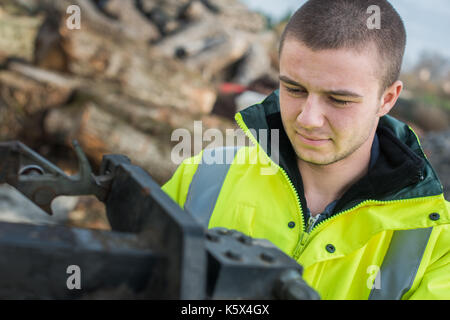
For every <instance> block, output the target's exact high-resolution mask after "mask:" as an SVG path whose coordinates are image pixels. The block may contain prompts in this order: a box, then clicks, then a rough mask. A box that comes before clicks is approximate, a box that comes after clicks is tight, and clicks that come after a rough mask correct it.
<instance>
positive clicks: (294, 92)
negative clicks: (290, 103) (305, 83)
mask: <svg viewBox="0 0 450 320" xmlns="http://www.w3.org/2000/svg"><path fill="white" fill-rule="evenodd" d="M285 88H286V90H287V92H289V93H293V94H303V93H306V91H305V90H304V89H299V88H292V87H285Z"/></svg>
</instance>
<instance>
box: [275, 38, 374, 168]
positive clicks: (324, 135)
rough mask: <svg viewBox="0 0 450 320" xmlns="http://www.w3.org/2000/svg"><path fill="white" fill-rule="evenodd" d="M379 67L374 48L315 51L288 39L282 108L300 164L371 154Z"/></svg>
mask: <svg viewBox="0 0 450 320" xmlns="http://www.w3.org/2000/svg"><path fill="white" fill-rule="evenodd" d="M378 67H379V66H378V60H377V54H376V51H375V49H373V50H372V51H370V50H367V51H363V52H358V51H356V50H351V49H338V50H318V51H312V50H311V49H309V48H308V47H306V46H305V45H304V44H303V43H301V42H300V41H297V40H295V39H291V38H287V39H286V41H285V42H284V45H283V50H282V53H281V57H280V110H281V118H282V121H283V126H284V128H285V131H286V133H287V135H288V137H289V140H290V141H291V143H292V146H293V147H294V150H295V152H296V154H297V156H298V157H299V158H300V159H301V160H303V161H305V162H308V163H311V164H317V165H327V164H332V163H335V162H337V161H340V160H342V159H345V158H347V157H348V156H350V155H352V154H357V152H358V151H360V152H362V151H364V152H367V151H366V150H370V146H371V144H372V139H369V138H371V137H372V136H373V133H374V131H375V129H376V126H377V124H378V119H379V114H378V111H379V107H380V105H381V100H380V99H379V97H378V93H379V88H380V87H379V83H380V81H379V78H378V76H377V73H376V70H377V68H378ZM363 146H365V148H362V147H363Z"/></svg>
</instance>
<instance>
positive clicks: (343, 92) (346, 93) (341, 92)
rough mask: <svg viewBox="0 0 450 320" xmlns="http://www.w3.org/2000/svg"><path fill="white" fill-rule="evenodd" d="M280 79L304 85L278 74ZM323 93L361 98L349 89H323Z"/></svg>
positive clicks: (296, 84)
mask: <svg viewBox="0 0 450 320" xmlns="http://www.w3.org/2000/svg"><path fill="white" fill-rule="evenodd" d="M279 79H280V81H283V82H286V83H288V84H290V85H293V86H299V87H302V88H304V87H305V86H303V85H302V84H300V83H298V82H296V81H294V80H292V79H290V78H288V77H286V76H282V75H280V76H279ZM323 93H325V94H328V95H332V96H345V97H352V98H363V96H362V95H360V94H358V93H355V92H352V91H349V90H329V91H324V92H323Z"/></svg>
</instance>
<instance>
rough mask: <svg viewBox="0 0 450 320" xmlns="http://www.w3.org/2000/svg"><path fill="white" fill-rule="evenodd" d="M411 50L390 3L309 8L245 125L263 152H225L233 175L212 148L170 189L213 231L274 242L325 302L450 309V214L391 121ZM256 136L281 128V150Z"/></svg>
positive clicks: (294, 25)
mask: <svg viewBox="0 0 450 320" xmlns="http://www.w3.org/2000/svg"><path fill="white" fill-rule="evenodd" d="M373 5H376V6H377V8H378V9H379V13H380V16H379V18H380V21H379V22H380V24H379V28H370V26H369V23H368V21H369V19H370V14H368V13H367V12H368V8H369V7H371V6H372V8H373ZM369 12H370V11H369ZM405 42H406V35H405V29H404V26H403V23H402V20H401V18H400V17H399V16H398V14H397V12H396V11H395V9H394V8H393V7H392V6H391V5H390V4H389V3H388V2H387V1H385V0H368V1H366V0H334V1H327V0H310V1H308V2H307V3H306V4H305V5H304V6H302V7H301V8H300V9H299V10H298V11H297V12H296V13H295V14H294V15H293V17H292V18H291V20H290V21H289V23H288V25H287V26H286V29H285V31H284V33H283V36H282V41H281V44H280V88H279V90H277V91H276V92H274V93H273V94H271V95H270V96H268V97H267V98H266V99H265V100H264V101H263V102H262V103H260V104H258V105H254V106H251V107H249V108H247V109H245V110H243V111H241V112H240V113H238V114H237V115H236V118H235V119H236V121H237V122H238V124H239V126H240V127H241V128H242V129H243V130H244V132H245V133H246V134H247V135H248V136H249V138H250V139H251V140H252V141H253V142H254V143H255V146H253V147H242V148H235V149H230V148H227V149H217V150H215V151H214V152H216V153H219V152H223V153H224V154H227V155H228V156H230V155H229V153H230V152H231V153H232V155H234V153H236V156H235V157H234V158H233V156H231V159H234V160H233V161H232V162H231V163H226V164H208V163H210V162H208V161H201V160H205V157H208V156H211V153H210V152H209V151H204V152H203V153H201V154H199V155H197V156H196V157H194V159H189V160H188V161H185V162H184V163H183V164H182V165H181V166H180V167H179V168H178V169H177V171H176V173H175V174H174V176H173V177H172V179H171V180H170V181H169V182H168V183H167V184H166V185H164V187H163V189H164V190H165V191H166V192H167V193H168V194H169V195H170V196H171V197H172V199H174V200H175V201H176V202H177V203H178V204H179V205H180V206H181V207H184V208H185V209H186V210H189V211H190V212H192V213H193V214H194V215H195V216H197V217H198V219H199V220H200V221H202V222H203V223H204V224H205V226H208V227H209V228H213V227H218V226H220V227H226V228H230V229H236V230H239V231H241V232H243V233H246V234H247V235H250V236H252V237H256V238H266V239H268V240H270V241H272V242H273V243H274V244H275V245H277V246H278V247H279V248H280V249H281V250H283V251H284V252H285V253H287V254H288V255H290V256H291V257H292V258H294V259H296V260H297V261H298V263H300V264H301V265H302V266H303V267H304V274H303V277H304V279H305V280H306V282H307V283H308V284H309V285H311V286H312V287H313V288H314V289H316V290H317V291H318V292H319V294H320V296H321V298H322V299H450V205H449V203H448V202H447V201H446V200H445V199H444V196H443V191H442V186H441V184H440V182H439V180H438V178H437V176H436V174H435V172H434V170H433V169H432V167H431V166H430V164H429V162H428V160H427V159H426V157H425V155H424V154H423V151H422V149H421V147H420V144H419V141H418V139H417V137H416V135H415V134H414V133H413V132H412V130H411V129H410V128H409V127H408V126H407V125H405V124H404V123H402V122H400V121H398V120H396V119H394V118H392V117H390V116H388V115H387V114H388V112H389V111H390V110H391V109H392V107H393V106H394V104H395V102H396V100H397V98H398V96H399V94H400V92H401V90H402V87H403V84H402V82H400V81H399V80H398V77H399V72H400V67H401V63H402V58H403V52H404V48H405ZM249 129H255V130H256V132H261V131H258V130H260V129H264V130H266V132H268V133H269V135H270V134H271V135H270V136H269V141H272V142H273V141H275V140H276V138H277V137H275V135H274V132H277V131H274V130H276V129H278V130H279V131H278V132H279V145H278V150H275V149H276V148H275V149H274V147H273V145H274V144H271V145H272V147H271V148H268V147H266V146H265V144H263V143H260V142H261V138H262V136H261V135H260V134H256V135H253V134H252V133H251V132H250V130H249ZM253 132H255V131H253ZM275 145H276V144H275ZM242 159H246V161H238V160H242ZM192 160H194V161H192ZM255 160H257V161H255ZM269 167H272V168H273V167H275V168H276V169H278V170H274V171H272V174H267V171H266V173H264V169H268V168H269Z"/></svg>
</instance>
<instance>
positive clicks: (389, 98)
mask: <svg viewBox="0 0 450 320" xmlns="http://www.w3.org/2000/svg"><path fill="white" fill-rule="evenodd" d="M402 90H403V82H401V81H400V80H397V81H395V82H394V83H393V84H392V85H391V86H390V87H388V88H387V89H386V90H385V91H384V93H383V95H382V96H381V101H380V102H381V106H380V108H379V110H378V116H379V117H382V116H384V115H385V114H388V113H389V111H391V109H392V108H393V107H394V105H395V103H396V102H397V99H398V97H399V96H400V93H401V92H402Z"/></svg>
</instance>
